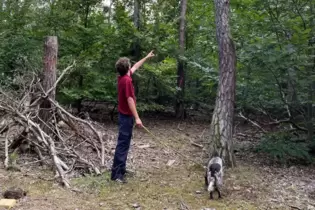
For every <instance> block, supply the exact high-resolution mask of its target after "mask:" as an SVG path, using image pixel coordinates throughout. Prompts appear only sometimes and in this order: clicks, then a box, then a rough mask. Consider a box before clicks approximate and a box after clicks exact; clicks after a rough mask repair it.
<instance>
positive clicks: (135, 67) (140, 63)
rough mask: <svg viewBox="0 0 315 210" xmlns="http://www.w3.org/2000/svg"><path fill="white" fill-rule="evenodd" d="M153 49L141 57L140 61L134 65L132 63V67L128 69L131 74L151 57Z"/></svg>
mask: <svg viewBox="0 0 315 210" xmlns="http://www.w3.org/2000/svg"><path fill="white" fill-rule="evenodd" d="M153 56H154V54H153V50H152V51H151V52H150V53H149V54H148V55H147V56H145V57H144V58H142V59H141V60H140V61H138V62H137V63H136V64H135V65H133V67H132V68H131V69H130V71H131V73H132V74H133V73H134V72H135V71H136V70H137V69H138V68H140V67H141V66H142V64H143V63H144V62H145V61H146V60H147V59H148V58H151V57H153Z"/></svg>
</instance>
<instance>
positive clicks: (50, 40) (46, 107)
mask: <svg viewBox="0 0 315 210" xmlns="http://www.w3.org/2000/svg"><path fill="white" fill-rule="evenodd" d="M57 53H58V41H57V37H56V36H48V37H46V39H45V44H44V71H43V74H42V76H43V77H42V87H43V89H44V91H45V92H47V91H48V90H49V89H51V88H52V87H53V86H54V84H55V83H56V69H57V68H56V66H57ZM55 96H56V90H55V89H54V90H52V91H51V92H50V93H49V95H48V97H49V98H51V99H53V100H54V99H55ZM51 108H52V105H51V103H50V102H49V100H48V99H47V100H44V101H43V102H42V103H41V105H40V111H39V118H40V121H41V122H40V124H41V127H42V129H43V130H44V131H45V132H46V133H47V134H49V133H50V132H51V131H50V130H49V128H48V126H46V124H49V123H50V121H51V120H52V113H51V111H52V110H51Z"/></svg>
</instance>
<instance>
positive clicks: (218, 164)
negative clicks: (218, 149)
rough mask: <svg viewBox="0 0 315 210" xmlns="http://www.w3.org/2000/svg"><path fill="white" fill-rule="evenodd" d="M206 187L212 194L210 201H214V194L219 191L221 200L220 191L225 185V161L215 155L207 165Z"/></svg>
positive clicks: (219, 194)
mask: <svg viewBox="0 0 315 210" xmlns="http://www.w3.org/2000/svg"><path fill="white" fill-rule="evenodd" d="M205 185H206V187H207V191H208V192H210V199H213V192H214V191H217V192H218V196H219V198H221V192H220V189H221V187H222V185H223V161H222V159H221V158H220V157H219V156H218V155H214V157H212V158H211V159H210V160H209V162H208V165H207V168H206V175H205Z"/></svg>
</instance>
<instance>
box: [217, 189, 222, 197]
mask: <svg viewBox="0 0 315 210" xmlns="http://www.w3.org/2000/svg"><path fill="white" fill-rule="evenodd" d="M217 192H218V195H219V198H222V197H221V192H220V190H219V189H217Z"/></svg>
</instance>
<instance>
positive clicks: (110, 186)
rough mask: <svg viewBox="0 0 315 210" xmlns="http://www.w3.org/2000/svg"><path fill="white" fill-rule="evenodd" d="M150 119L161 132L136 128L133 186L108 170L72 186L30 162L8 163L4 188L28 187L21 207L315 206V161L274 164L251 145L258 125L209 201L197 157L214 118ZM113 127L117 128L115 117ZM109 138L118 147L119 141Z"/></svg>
mask: <svg viewBox="0 0 315 210" xmlns="http://www.w3.org/2000/svg"><path fill="white" fill-rule="evenodd" d="M143 121H144V124H145V125H146V126H147V128H148V129H149V130H150V132H152V134H153V135H154V136H155V137H156V139H155V138H153V137H152V136H150V135H149V134H148V133H146V132H145V131H144V130H139V129H135V131H134V139H133V142H132V147H131V151H130V154H129V159H128V167H129V168H130V169H131V170H134V171H135V172H136V174H135V176H134V177H130V178H128V183H127V184H125V185H118V184H116V183H112V182H111V181H110V180H109V173H104V174H103V175H101V176H95V177H93V176H88V175H87V176H84V177H81V178H76V179H72V180H71V183H72V186H73V189H74V190H72V191H70V190H66V189H63V188H62V187H60V186H59V185H58V184H57V182H55V181H54V180H50V179H51V178H53V174H52V173H51V171H49V170H48V169H40V170H34V168H31V167H29V168H27V167H24V168H23V170H22V172H12V171H5V170H3V169H1V170H0V191H1V192H3V191H4V190H5V189H7V188H9V187H12V186H19V187H22V188H23V189H25V190H27V191H28V195H27V197H25V198H23V199H21V200H19V201H18V204H17V205H16V207H14V208H13V209H15V210H26V209H27V210H42V209H43V210H52V209H62V210H68V209H69V210H70V209H71V210H89V209H93V210H98V209H99V210H101V209H104V210H105V209H106V210H107V209H108V210H125V209H126V210H127V209H137V210H140V209H141V210H143V209H149V210H151V209H152V210H155V209H156V210H162V209H165V210H166V209H167V210H171V209H172V210H173V209H174V210H175V209H183V210H184V209H186V210H187V209H190V210H201V209H205V208H208V209H315V170H314V167H289V168H284V167H282V168H281V167H275V166H271V165H268V163H267V161H264V160H263V159H262V158H261V157H258V156H257V155H256V154H255V153H253V152H251V151H252V150H251V147H252V146H253V145H255V143H257V141H258V140H259V132H257V131H256V130H253V128H250V127H248V128H240V127H238V128H237V129H236V134H235V145H236V149H237V152H236V157H237V164H238V166H237V168H235V169H226V171H225V177H224V189H223V192H222V194H223V199H221V200H217V199H215V200H209V194H208V193H207V192H205V191H204V188H203V187H204V185H203V184H204V177H203V176H204V169H203V168H202V166H201V165H198V164H196V162H197V163H198V162H199V163H205V160H206V155H205V152H204V151H203V148H201V147H200V146H201V145H202V146H205V142H204V141H205V138H204V136H205V135H206V132H207V129H208V127H209V125H208V123H196V122H194V123H193V122H190V123H188V122H187V123H179V122H170V121H168V120H165V121H162V120H153V119H145V120H143ZM106 127H107V128H108V129H111V130H113V131H114V132H115V131H116V129H117V128H116V125H114V124H108V125H106ZM108 144H110V146H111V148H112V151H114V147H115V140H112V141H110V142H108ZM196 145H199V146H196ZM174 151H176V153H175V152H174ZM179 154H181V155H179ZM110 165H111V162H109V163H108V167H110ZM1 168H3V166H1ZM37 169H38V168H37Z"/></svg>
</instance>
